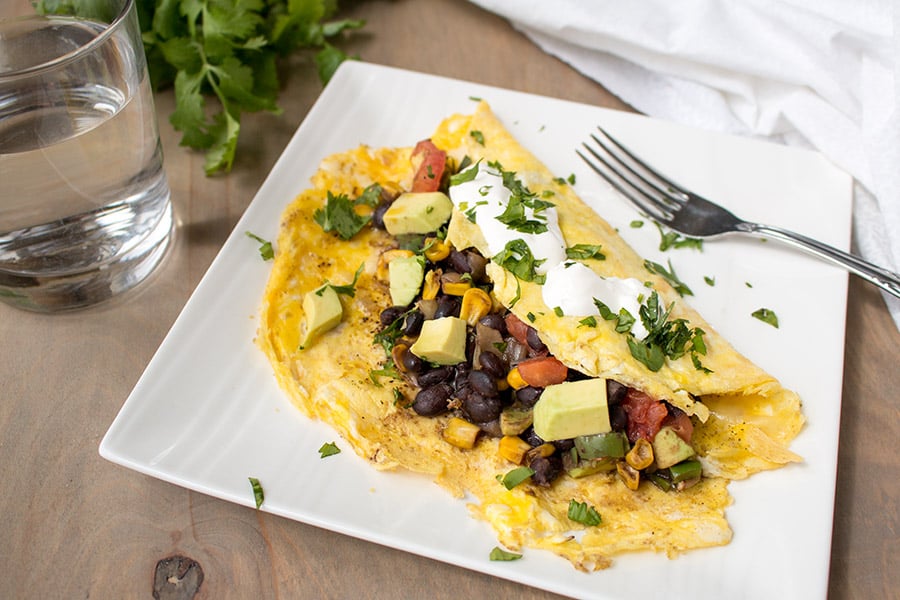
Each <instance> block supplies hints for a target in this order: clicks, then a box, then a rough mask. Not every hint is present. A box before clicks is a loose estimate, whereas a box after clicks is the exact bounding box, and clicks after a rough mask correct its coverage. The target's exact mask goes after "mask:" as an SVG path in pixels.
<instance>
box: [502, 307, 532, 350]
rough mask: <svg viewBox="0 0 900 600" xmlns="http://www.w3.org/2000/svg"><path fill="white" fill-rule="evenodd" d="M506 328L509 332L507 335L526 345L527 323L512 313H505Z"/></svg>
mask: <svg viewBox="0 0 900 600" xmlns="http://www.w3.org/2000/svg"><path fill="white" fill-rule="evenodd" d="M505 320H506V330H507V331H508V332H509V335H511V336H513V337H514V338H516V341H517V342H519V343H521V344H525V345H528V327H529V325H528V324H527V323H526V322H525V321H523V320H522V319H520V318H519V317H517V316H516V315H514V314H513V313H509V314H508V315H506V318H505Z"/></svg>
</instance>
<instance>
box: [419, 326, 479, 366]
mask: <svg viewBox="0 0 900 600" xmlns="http://www.w3.org/2000/svg"><path fill="white" fill-rule="evenodd" d="M409 350H410V352H412V353H413V354H415V355H416V356H418V357H419V358H421V359H423V360H427V361H428V362H431V363H435V364H438V365H455V364H457V363H461V362H465V360H466V322H465V321H463V320H462V319H460V318H458V317H441V318H440V319H429V320H427V321H425V322H424V323H423V324H422V331H421V332H420V333H419V338H418V339H417V340H416V341H415V342H414V343H413V345H412V346H410V347H409Z"/></svg>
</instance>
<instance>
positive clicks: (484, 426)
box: [478, 419, 503, 437]
mask: <svg viewBox="0 0 900 600" xmlns="http://www.w3.org/2000/svg"><path fill="white" fill-rule="evenodd" d="M478 426H479V427H481V430H482V431H483V432H485V433H486V434H488V435H489V436H491V437H503V429H502V428H501V427H500V419H494V420H493V421H488V422H487V423H479V424H478Z"/></svg>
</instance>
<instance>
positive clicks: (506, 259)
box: [491, 239, 546, 285]
mask: <svg viewBox="0 0 900 600" xmlns="http://www.w3.org/2000/svg"><path fill="white" fill-rule="evenodd" d="M491 260H493V261H494V262H495V263H497V264H498V265H500V266H501V267H503V268H504V269H506V270H507V271H509V272H510V273H512V274H513V275H515V276H516V277H518V278H519V279H521V280H522V281H533V282H535V283H537V284H539V285H543V284H544V281H545V279H546V276H544V275H540V274H538V273H537V272H536V269H537V268H538V267H539V266H540V265H541V263H543V262H544V261H543V259H541V260H538V259H536V258H535V257H534V255H533V254H531V248H529V247H528V244H526V243H525V241H524V240H521V239H515V240H511V241H509V242H507V243H506V246H504V247H503V250H501V251H500V252H499V253H498V254H497V255H496V256H494V257H493V258H492V259H491Z"/></svg>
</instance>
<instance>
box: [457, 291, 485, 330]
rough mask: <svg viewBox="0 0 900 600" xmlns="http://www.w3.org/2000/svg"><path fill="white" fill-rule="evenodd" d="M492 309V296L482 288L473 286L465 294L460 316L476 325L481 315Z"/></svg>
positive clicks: (473, 325) (470, 323)
mask: <svg viewBox="0 0 900 600" xmlns="http://www.w3.org/2000/svg"><path fill="white" fill-rule="evenodd" d="M490 310H491V297H490V296H489V295H488V293H487V292H485V291H484V290H483V289H481V288H477V287H473V288H469V289H468V290H466V292H465V293H464V294H463V298H462V304H461V305H460V309H459V318H460V319H462V320H463V321H465V322H466V323H468V324H469V325H471V326H472V327H475V324H476V323H478V321H480V320H481V317H483V316H485V315H486V314H488V312H489V311H490Z"/></svg>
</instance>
